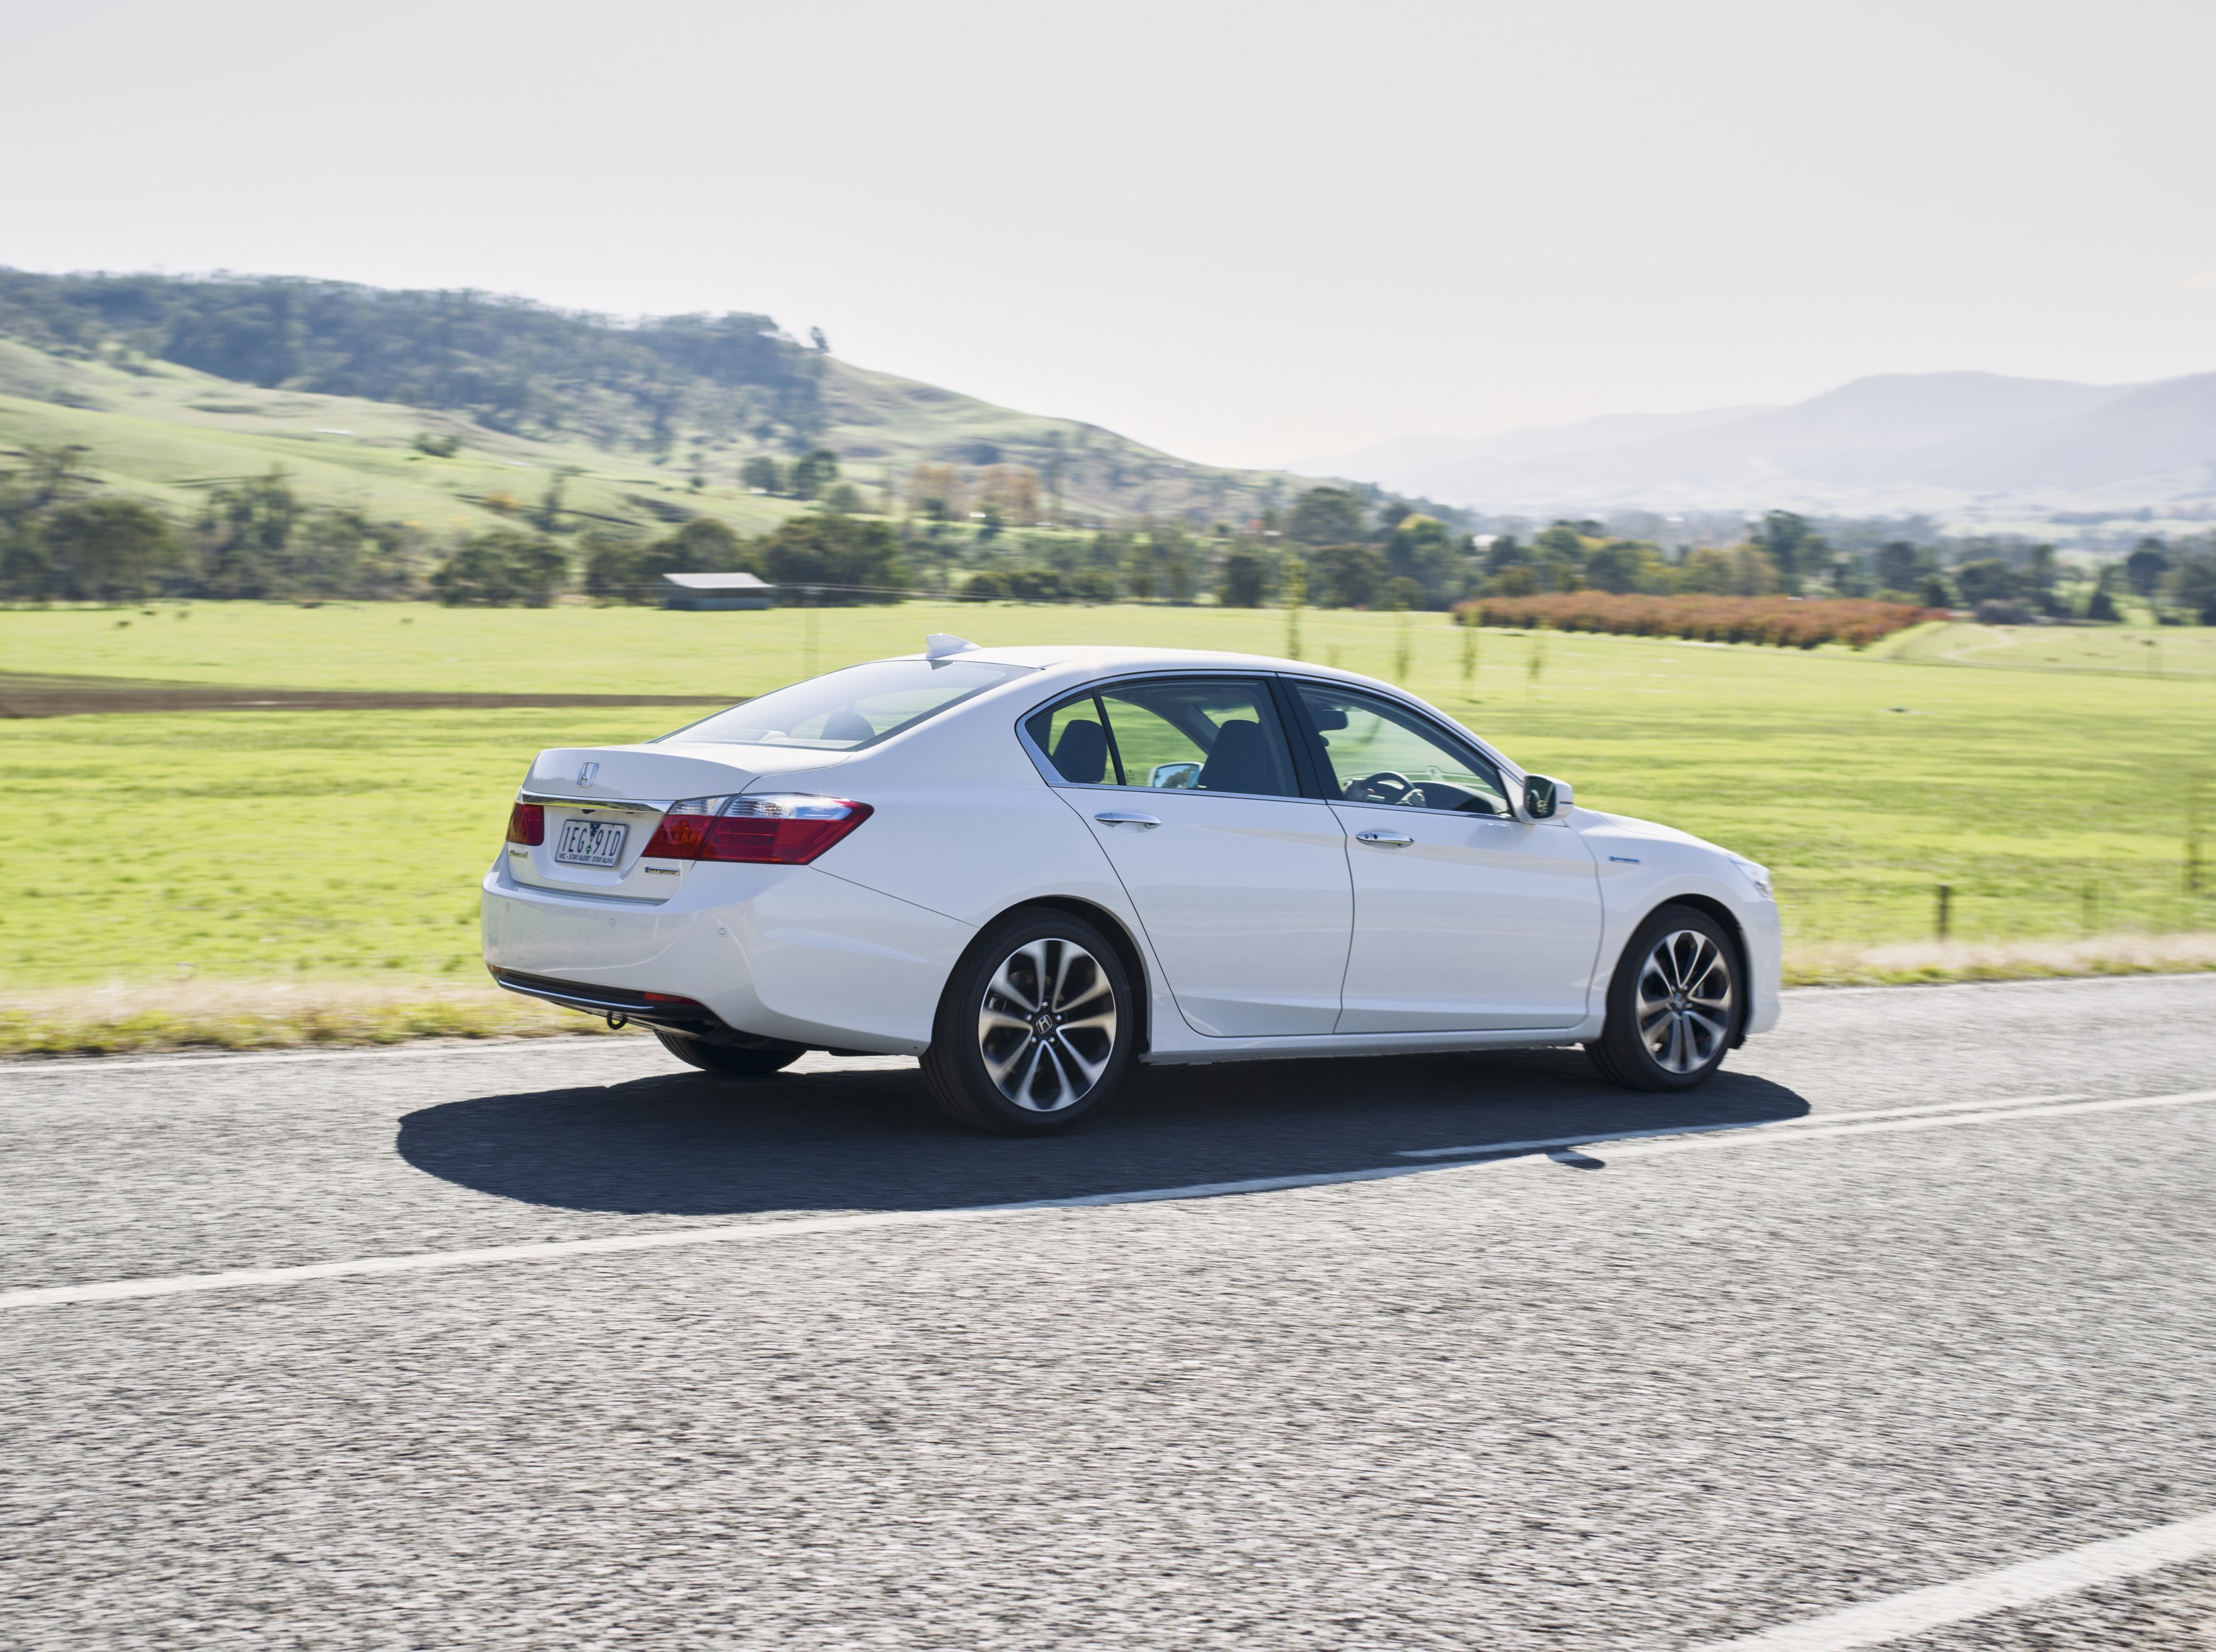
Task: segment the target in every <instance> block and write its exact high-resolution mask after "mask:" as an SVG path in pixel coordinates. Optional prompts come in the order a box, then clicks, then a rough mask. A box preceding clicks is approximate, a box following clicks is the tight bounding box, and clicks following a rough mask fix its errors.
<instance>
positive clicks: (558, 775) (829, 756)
mask: <svg viewBox="0 0 2216 1652" xmlns="http://www.w3.org/2000/svg"><path fill="white" fill-rule="evenodd" d="M841 755H843V754H841V753H838V752H826V751H814V750H805V749H797V750H791V751H787V750H783V749H778V748H774V747H751V746H745V747H742V746H707V745H695V746H690V747H683V748H679V747H675V746H674V745H668V744H665V745H655V746H557V747H556V748H554V749H552V750H550V751H544V752H541V753H540V754H539V757H538V760H537V761H535V762H533V763H532V766H531V772H530V773H529V774H527V775H526V776H525V777H524V781H523V786H522V788H521V790H520V792H518V793H517V798H516V801H517V804H519V811H518V815H517V817H516V820H515V821H514V822H512V823H511V825H510V829H509V833H508V845H507V849H506V858H507V862H508V872H509V875H511V876H512V877H514V878H515V880H516V881H517V882H518V883H520V884H526V885H531V886H532V887H533V888H538V889H546V890H556V891H561V892H563V893H564V894H571V895H584V896H591V897H599V898H602V899H610V900H625V901H666V900H668V898H669V897H671V896H672V895H674V893H676V891H678V889H679V888H680V887H681V886H682V885H683V883H684V879H685V876H686V872H687V870H688V869H689V868H690V867H691V866H692V865H693V862H692V861H690V860H683V859H679V858H675V857H668V856H662V855H656V854H649V853H648V849H649V847H650V846H651V844H652V843H653V841H654V835H655V831H656V828H657V827H659V826H660V825H661V824H662V819H663V817H665V816H666V815H668V814H669V813H670V812H672V811H673V810H674V811H676V812H678V813H680V814H698V813H702V812H706V813H710V814H712V813H713V812H714V811H716V809H717V808H719V807H720V806H721V805H722V804H723V800H724V799H725V798H729V797H731V796H733V795H735V794H736V793H738V792H743V791H745V790H746V789H747V788H748V786H752V785H754V783H755V782H756V781H758V780H761V779H762V778H763V777H764V776H765V775H766V774H791V773H796V772H800V771H804V770H807V769H811V768H822V767H828V766H830V765H832V764H834V763H836V762H837V761H839V760H840V757H841ZM525 811H532V812H531V813H529V815H528V816H527V817H526V814H525Z"/></svg>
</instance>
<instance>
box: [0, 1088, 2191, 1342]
mask: <svg viewBox="0 0 2216 1652" xmlns="http://www.w3.org/2000/svg"><path fill="white" fill-rule="evenodd" d="M2212 1100H2216V1090H2188V1091H2182V1092H2180V1093H2179V1094H2175V1095H2139V1096H2127V1097H2125V1098H2122V1099H2121V1100H2113V1101H2083V1102H2076V1103H2065V1104H2062V1105H2058V1106H2043V1107H2020V1108H2018V1109H2017V1110H2016V1111H2015V1112H2012V1113H1951V1114H1946V1115H1942V1116H1939V1117H1919V1118H1913V1119H1879V1120H1877V1121H1876V1122H1874V1123H1870V1124H1863V1125H1836V1126H1832V1127H1830V1128H1825V1129H1816V1130H1794V1131H1758V1132H1754V1131H1742V1132H1739V1134H1736V1135H1734V1136H1732V1137H1724V1138H1719V1139H1708V1138H1705V1137H1703V1138H1699V1139H1695V1140H1690V1141H1677V1142H1650V1143H1644V1144H1634V1145H1633V1146H1631V1147H1628V1148H1626V1149H1624V1150H1622V1151H1621V1152H1616V1153H1612V1154H1611V1155H1610V1156H1611V1157H1612V1158H1615V1159H1625V1158H1633V1157H1638V1158H1646V1157H1649V1156H1660V1155H1664V1154H1670V1153H1690V1152H1696V1151H1699V1150H1704V1149H1716V1148H1726V1147H1747V1146H1752V1145H1754V1144H1756V1143H1765V1142H1767V1143H1794V1142H1806V1141H1811V1140H1815V1139H1819V1138H1823V1137H1835V1136H1871V1135H1880V1134H1883V1133H1885V1132H1887V1131H1904V1130H1936V1129H1940V1128H1942V1127H1944V1126H1946V1125H1974V1124H2013V1123H2015V1122H2016V1121H2018V1120H2020V1119H2051V1118H2054V1117H2057V1116H2059V1115H2062V1114H2069V1113H2109V1112H2116V1111H2120V1110H2121V1109H2124V1108H2129V1107H2165V1106H2184V1105H2186V1104H2188V1103H2190V1102H2196V1101H2212ZM1579 1145H1588V1146H1604V1145H1605V1143H1597V1142H1594V1141H1593V1140H1592V1139H1591V1137H1583V1138H1580V1141H1579ZM1530 1162H1531V1161H1529V1160H1525V1159H1518V1158H1487V1159H1478V1160H1474V1161H1462V1162H1437V1161H1434V1162H1425V1163H1419V1164H1388V1165H1379V1166H1375V1167H1372V1168H1368V1169H1363V1170H1324V1171H1318V1172H1315V1173H1314V1174H1308V1175H1298V1176H1260V1177H1256V1178H1253V1179H1252V1180H1244V1181H1203V1182H1194V1183H1191V1184H1189V1185H1187V1186H1185V1187H1148V1188H1142V1189H1140V1190H1138V1191H1136V1192H1133V1193H1083V1194H1079V1195H1077V1196H1075V1197H1073V1198H1069V1199H1027V1200H1024V1201H1022V1202H1020V1203H1015V1204H1007V1205H957V1206H955V1207H953V1208H951V1209H946V1210H937V1211H861V1212H858V1213H856V1214H853V1215H848V1216H815V1217H793V1218H790V1219H785V1220H779V1221H772V1222H746V1223H737V1224H727V1225H724V1226H721V1227H713V1228H668V1229H663V1230H660V1231H658V1232H653V1233H627V1234H610V1235H607V1236H604V1237H600V1238H595V1239H558V1240H548V1241H544V1242H533V1243H529V1244H520V1245H495V1246H489V1247H487V1248H483V1249H477V1250H439V1251H421V1252H417V1253H416V1254H409V1255H401V1256H362V1257H354V1258H351V1259H348V1260H347V1261H335V1262H307V1263H303V1264H300V1265H299V1266H295V1267H257V1268H237V1269H233V1270H231V1271H230V1272H227V1273H182V1274H172V1275H169V1276H167V1277H164V1278H158V1279H105V1280H101V1281H99V1282H97V1283H94V1284H89V1285H34V1286H31V1287H28V1288H26V1289H22V1290H15V1291H0V1309H4V1308H42V1307H56V1306H59V1305H61V1304H65V1303H77V1302H114V1301H120V1300H122V1299H125V1298H135V1297H170V1296H183V1295H188V1294H192V1293H195V1292H199V1291H225V1290H233V1289H238V1288H242V1287H245V1286H250V1285H294V1284H300V1283H304V1282H305V1281H307V1280H310V1279H349V1278H355V1277H360V1276H367V1275H372V1274H383V1273H429V1272H432V1271H434V1270H443V1269H446V1268H455V1267H485V1266H488V1265H490V1264H492V1263H496V1262H532V1261H553V1260H555V1259H557V1258H561V1257H566V1256H600V1255H609V1254H617V1253H620V1252H624V1251H632V1250H662V1249H668V1248H674V1247H677V1246H681V1245H729V1244H752V1243H755V1242H760V1241H763V1240H769V1239H786V1238H796V1237H799V1236H803V1235H808V1234H822V1233H853V1232H858V1231H861V1230H868V1229H874V1228H920V1227H936V1226H945V1225H950V1224H956V1223H967V1222H979V1221H985V1220H988V1219H1005V1218H1008V1217H1024V1216H1037V1215H1041V1214H1043V1213H1044V1212H1047V1211H1071V1210H1087V1209H1098V1208H1100V1207H1103V1206H1106V1205H1152V1204H1160V1203H1165V1202H1167V1201H1171V1200H1176V1199H1222V1198H1225V1197H1228V1196H1232V1195H1237V1194H1242V1193H1283V1192H1287V1191H1289V1190H1290V1189H1293V1188H1298V1187H1334V1186H1338V1185H1339V1184H1342V1183H1350V1182H1358V1181H1388V1180H1394V1179H1395V1178H1398V1177H1401V1176H1421V1175H1439V1174H1446V1173H1448V1172H1451V1171H1457V1170H1460V1171H1470V1170H1488V1169H1495V1168H1500V1167H1502V1166H1505V1165H1513V1164H1527V1163H1530Z"/></svg>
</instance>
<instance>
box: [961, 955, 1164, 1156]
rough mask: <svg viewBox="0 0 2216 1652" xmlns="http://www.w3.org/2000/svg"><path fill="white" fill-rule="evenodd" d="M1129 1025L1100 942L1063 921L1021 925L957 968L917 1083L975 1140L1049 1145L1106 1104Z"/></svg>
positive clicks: (1123, 995) (1127, 1050) (1122, 989)
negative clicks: (1040, 1139) (989, 1135)
mask: <svg viewBox="0 0 2216 1652" xmlns="http://www.w3.org/2000/svg"><path fill="white" fill-rule="evenodd" d="M1135 1030H1136V1016H1135V1015H1134V1014H1133V1011H1132V1007H1131V985H1130V979H1129V977H1126V976H1125V974H1124V972H1123V962H1122V960H1121V959H1118V958H1117V954H1116V949H1115V948H1114V947H1113V946H1111V945H1110V944H1109V942H1108V938H1107V937H1106V936H1105V935H1104V934H1101V933H1100V931H1099V930H1098V929H1097V928H1093V925H1091V924H1089V923H1087V922H1085V920H1084V919H1082V918H1078V917H1073V916H1071V915H1069V914H1068V913H1066V912H1054V911H1048V912H1032V913H1018V914H1016V915H1013V916H1012V917H1010V918H1009V919H1007V920H1006V922H1002V923H1000V924H997V925H995V926H994V928H992V929H991V930H989V931H988V932H987V934H985V935H984V936H982V938H981V939H980V940H979V941H978V943H977V945H976V946H973V947H972V948H971V949H970V951H969V955H968V956H967V957H966V958H964V959H963V961H962V962H961V963H960V964H959V965H957V966H956V968H955V971H954V975H953V978H952V979H951V980H950V981H949V982H948V983H946V994H945V997H944V998H942V999H941V1000H940V1001H939V1019H938V1022H937V1024H936V1026H935V1027H934V1028H933V1034H932V1040H931V1048H930V1049H928V1050H926V1051H925V1052H924V1056H923V1076H924V1079H925V1082H927V1083H928V1084H929V1085H930V1087H931V1094H932V1098H933V1100H936V1101H937V1102H938V1103H939V1106H940V1107H941V1108H943V1109H944V1110H945V1112H946V1113H948V1114H949V1115H950V1116H951V1117H952V1118H953V1119H957V1121H959V1122H960V1123H962V1124H965V1125H969V1126H970V1127H971V1128H972V1129H975V1130H988V1131H993V1132H994V1134H996V1135H1001V1136H1045V1135H1050V1134H1052V1133H1053V1132H1055V1131H1062V1130H1068V1128H1069V1127H1070V1126H1071V1125H1074V1124H1075V1123H1077V1121H1078V1120H1079V1119H1082V1118H1084V1117H1085V1116H1086V1114H1088V1113H1091V1112H1093V1109H1094V1108H1096V1107H1098V1106H1099V1105H1100V1104H1101V1103H1102V1102H1104V1101H1105V1100H1107V1099H1108V1096H1109V1093H1110V1092H1111V1091H1112V1090H1113V1089H1114V1088H1116V1085H1117V1081H1118V1080H1120V1079H1121V1078H1122V1077H1123V1069H1125V1068H1126V1067H1127V1066H1129V1065H1130V1059H1131V1046H1132V1044H1133V1042H1134V1034H1135Z"/></svg>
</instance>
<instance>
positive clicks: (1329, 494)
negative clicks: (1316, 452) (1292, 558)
mask: <svg viewBox="0 0 2216 1652" xmlns="http://www.w3.org/2000/svg"><path fill="white" fill-rule="evenodd" d="M1285 531H1286V533H1287V534H1288V535H1289V536H1290V537H1291V538H1293V539H1298V540H1300V541H1301V542H1302V544H1303V545H1346V544H1351V543H1352V542H1354V541H1355V540H1357V539H1360V538H1361V537H1362V501H1361V500H1360V499H1358V498H1357V497H1356V496H1354V495H1353V494H1352V493H1351V492H1350V491H1348V490H1346V489H1345V488H1310V489H1309V490H1308V491H1307V492H1306V493H1304V494H1302V496H1300V497H1299V498H1298V499H1296V500H1295V501H1294V502H1293V514H1292V515H1291V516H1290V518H1289V519H1288V520H1287V522H1286V528H1285Z"/></svg>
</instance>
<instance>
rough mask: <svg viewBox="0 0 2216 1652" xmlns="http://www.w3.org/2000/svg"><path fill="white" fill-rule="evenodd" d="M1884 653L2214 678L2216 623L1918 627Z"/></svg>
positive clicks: (1911, 659)
mask: <svg viewBox="0 0 2216 1652" xmlns="http://www.w3.org/2000/svg"><path fill="white" fill-rule="evenodd" d="M1889 640H1890V639H1889ZM1884 652H1885V653H1886V654H1887V656H1888V657H1890V658H1893V659H1895V660H1899V661H1901V662H1903V663H1909V664H1917V665H1973V666H1987V667H1993V668H1997V669H2008V670H2014V671H2099V672H2106V673H2113V674H2114V675H2121V676H2131V677H2198V678H2201V679H2203V680H2212V681H2216V629H2211V628H2209V627H2207V626H1975V625H1944V626H1921V627H1919V628H1918V629H1917V632H1916V634H1915V635H1913V636H1905V635H1904V636H1903V637H1901V638H1899V641H1898V644H1896V645H1895V646H1893V647H1892V648H1889V649H1886V650H1884Z"/></svg>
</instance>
